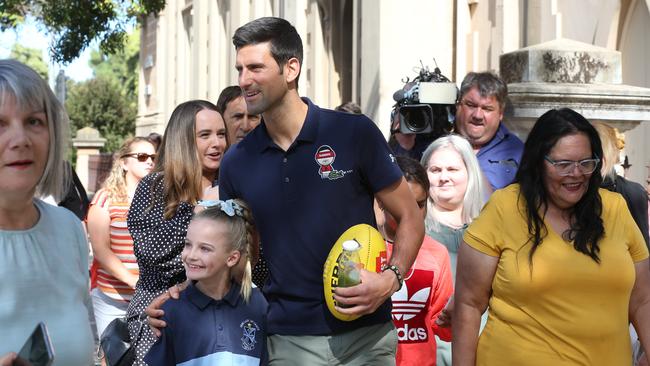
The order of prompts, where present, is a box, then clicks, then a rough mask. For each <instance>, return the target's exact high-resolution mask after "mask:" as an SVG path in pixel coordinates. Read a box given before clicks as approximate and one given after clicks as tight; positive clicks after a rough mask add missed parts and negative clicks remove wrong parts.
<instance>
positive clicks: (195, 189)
mask: <svg viewBox="0 0 650 366" xmlns="http://www.w3.org/2000/svg"><path fill="white" fill-rule="evenodd" d="M226 147H227V143H226V127H225V124H224V122H223V118H222V117H221V115H220V114H219V113H218V112H217V108H216V107H215V106H214V105H213V104H212V103H210V102H207V101H202V100H193V101H189V102H185V103H182V104H180V105H178V106H177V107H176V109H175V110H174V112H173V113H172V116H171V118H170V119H169V122H168V124H167V128H166V130H165V135H164V137H163V141H162V145H161V147H160V150H159V151H158V159H157V160H156V166H155V167H154V170H153V172H152V173H151V174H149V175H148V176H146V177H145V178H143V179H142V180H141V181H140V184H139V185H138V188H137V190H136V192H135V195H134V197H133V201H132V204H131V208H130V210H129V215H128V219H127V224H128V228H129V231H130V232H131V236H132V237H133V244H134V253H135V256H136V258H137V260H138V266H139V268H140V278H139V280H138V283H137V285H136V288H135V294H134V296H133V299H132V300H131V303H130V304H129V308H128V311H127V316H128V318H129V333H130V334H131V340H132V342H133V344H135V346H136V361H135V363H134V364H135V365H145V363H144V362H143V361H142V359H143V358H144V355H145V354H146V353H147V351H148V350H149V348H150V347H151V345H152V344H153V343H154V342H155V337H154V336H153V334H152V333H151V330H150V329H149V327H148V326H147V324H146V321H145V320H144V316H143V315H142V314H143V313H144V310H145V308H146V307H147V306H148V305H149V303H150V302H151V301H152V300H153V299H154V298H155V297H157V296H158V295H160V294H162V293H163V292H165V290H167V289H168V288H169V287H171V286H174V285H176V284H178V283H181V282H183V281H185V271H184V269H183V264H182V262H181V251H182V250H183V246H184V241H185V234H186V231H187V226H188V224H189V221H190V218H191V217H192V213H193V210H194V206H195V205H196V203H197V202H198V201H199V200H200V199H206V200H207V199H218V197H217V195H218V190H217V187H216V179H217V176H218V170H219V165H220V163H221V158H222V157H223V154H224V152H225V150H226ZM141 319H142V320H141Z"/></svg>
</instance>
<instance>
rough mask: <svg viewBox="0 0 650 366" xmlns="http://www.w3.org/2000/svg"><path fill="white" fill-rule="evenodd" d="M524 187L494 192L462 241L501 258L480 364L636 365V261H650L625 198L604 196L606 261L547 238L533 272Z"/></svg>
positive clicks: (602, 250)
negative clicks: (631, 308)
mask: <svg viewBox="0 0 650 366" xmlns="http://www.w3.org/2000/svg"><path fill="white" fill-rule="evenodd" d="M518 195H519V186H518V185H517V184H513V185H510V186H508V187H506V188H504V189H502V190H500V191H497V192H495V193H494V194H493V195H492V197H491V199H490V201H489V202H488V204H487V205H486V206H485V208H484V209H483V211H482V212H481V214H480V216H479V217H478V218H477V219H476V220H475V221H474V222H473V223H472V225H470V227H469V228H468V229H467V232H466V233H465V236H464V240H465V242H466V243H467V244H469V245H470V246H471V247H473V248H475V249H477V250H479V251H481V252H483V253H485V254H487V255H490V256H494V257H499V262H498V266H497V270H496V273H495V275H494V279H493V281H492V296H491V297H490V301H489V317H488V321H487V325H486V327H485V329H484V330H483V333H482V334H481V336H480V338H479V344H478V350H477V363H476V364H477V365H499V366H501V365H544V366H546V365H554V366H557V365H585V366H586V365H589V366H595V365H630V364H631V362H632V358H631V355H632V349H631V345H630V336H629V332H628V322H629V321H628V305H629V301H630V294H631V291H632V287H633V285H634V280H635V269H634V262H638V261H641V260H644V259H646V258H648V250H647V248H646V246H645V243H644V240H643V236H642V235H641V232H640V231H639V228H638V227H637V225H636V224H635V222H634V220H633V219H632V216H631V214H630V212H629V210H628V208H627V205H626V203H625V201H624V200H623V198H622V197H621V196H620V195H619V194H617V193H612V192H609V191H606V190H603V189H601V190H600V195H601V197H602V201H603V212H602V218H603V225H604V227H605V236H604V237H603V238H602V239H601V241H600V243H599V247H600V253H599V257H600V260H601V262H600V263H596V262H595V261H594V260H592V259H591V258H590V257H589V256H587V255H585V254H583V253H580V252H578V251H576V250H575V249H574V248H573V245H572V243H571V242H567V241H565V240H564V239H562V238H561V236H560V235H559V234H557V233H555V232H554V231H553V228H552V227H551V226H550V225H546V227H547V230H548V235H547V236H546V237H545V238H543V241H542V244H541V245H539V246H538V247H537V250H536V251H535V254H534V255H533V262H532V267H531V266H530V265H529V257H528V255H529V252H530V248H531V245H530V244H527V240H528V229H527V225H526V217H525V209H524V204H523V198H521V201H519V202H518V199H519V197H518Z"/></svg>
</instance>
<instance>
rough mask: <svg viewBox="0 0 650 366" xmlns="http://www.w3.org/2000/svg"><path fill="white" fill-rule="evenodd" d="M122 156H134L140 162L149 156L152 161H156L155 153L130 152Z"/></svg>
mask: <svg viewBox="0 0 650 366" xmlns="http://www.w3.org/2000/svg"><path fill="white" fill-rule="evenodd" d="M122 157H123V158H126V157H129V158H135V159H138V161H139V162H141V163H144V162H145V161H147V160H148V159H149V158H151V161H152V162H154V161H156V154H146V153H132V154H124V155H122Z"/></svg>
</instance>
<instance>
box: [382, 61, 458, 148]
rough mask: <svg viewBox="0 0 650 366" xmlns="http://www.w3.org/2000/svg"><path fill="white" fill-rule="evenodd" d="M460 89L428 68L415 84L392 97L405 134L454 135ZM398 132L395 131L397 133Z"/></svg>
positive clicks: (421, 70)
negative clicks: (451, 133) (453, 128)
mask: <svg viewBox="0 0 650 366" xmlns="http://www.w3.org/2000/svg"><path fill="white" fill-rule="evenodd" d="M457 94H458V89H457V88H456V84H454V83H452V82H451V81H450V80H449V79H448V78H447V77H445V76H444V75H442V73H441V72H440V69H438V68H437V67H436V68H435V70H434V71H433V72H430V71H429V69H428V68H427V67H422V69H420V74H419V75H418V76H417V77H416V78H415V79H413V81H410V82H409V80H408V79H407V80H406V85H404V88H402V89H400V90H398V91H396V92H395V93H394V94H393V99H394V100H395V102H397V103H396V104H395V106H394V107H393V116H394V117H395V118H397V119H398V121H399V132H401V133H403V134H432V135H436V137H437V136H440V135H443V134H445V133H448V132H449V131H451V129H452V127H453V123H454V118H455V115H456V97H457ZM395 132H396V131H395Z"/></svg>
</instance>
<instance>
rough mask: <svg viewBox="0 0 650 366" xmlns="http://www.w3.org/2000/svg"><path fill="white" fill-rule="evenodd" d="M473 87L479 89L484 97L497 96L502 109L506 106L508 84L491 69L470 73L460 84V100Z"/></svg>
mask: <svg viewBox="0 0 650 366" xmlns="http://www.w3.org/2000/svg"><path fill="white" fill-rule="evenodd" d="M473 87H476V88H477V89H478V92H479V94H480V95H481V97H483V98H487V97H492V96H493V97H495V98H496V100H497V102H499V107H500V108H501V110H503V109H504V108H505V107H506V99H507V98H508V86H507V85H506V83H504V82H503V80H501V78H500V77H498V76H497V75H496V74H493V73H491V72H489V71H484V72H470V73H468V74H467V75H466V76H465V78H464V79H463V82H462V83H461V84H460V97H459V98H458V101H459V102H460V100H461V99H463V96H464V95H465V94H467V92H468V91H470V89H472V88H473Z"/></svg>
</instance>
